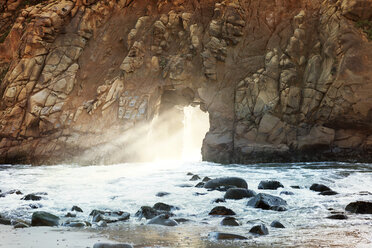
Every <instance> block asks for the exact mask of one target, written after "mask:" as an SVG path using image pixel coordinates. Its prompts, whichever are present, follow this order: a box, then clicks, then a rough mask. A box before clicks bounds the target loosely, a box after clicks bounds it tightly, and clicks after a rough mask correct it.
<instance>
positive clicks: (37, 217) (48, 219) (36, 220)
mask: <svg viewBox="0 0 372 248" xmlns="http://www.w3.org/2000/svg"><path fill="white" fill-rule="evenodd" d="M58 225H59V217H57V216H55V215H53V214H50V213H48V212H44V211H37V212H34V213H33V214H32V220H31V226H58Z"/></svg>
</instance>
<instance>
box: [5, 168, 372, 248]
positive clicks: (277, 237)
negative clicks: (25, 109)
mask: <svg viewBox="0 0 372 248" xmlns="http://www.w3.org/2000/svg"><path fill="white" fill-rule="evenodd" d="M188 172H191V173H193V174H197V175H199V176H200V177H201V178H203V177H204V176H208V177H210V178H217V177H222V176H238V177H241V178H244V179H245V180H246V181H247V183H248V188H249V189H252V190H255V191H256V192H257V193H260V192H262V193H263V192H264V193H268V194H272V195H276V196H280V197H282V198H283V199H285V200H286V201H287V203H288V210H287V211H285V212H276V211H265V210H260V209H255V208H251V207H248V206H246V203H247V201H248V199H242V200H227V201H226V202H225V203H212V201H213V200H214V199H216V198H221V197H223V195H224V192H219V191H207V190H206V189H204V188H196V187H194V186H195V185H196V184H197V183H198V182H199V181H190V178H191V176H188V175H186V174H187V173H188ZM261 180H278V181H280V182H281V183H282V184H283V185H284V188H279V189H278V190H258V189H257V186H258V184H259V182H260V181H261ZM313 183H321V184H325V185H327V186H329V187H330V188H331V189H332V190H334V191H337V192H338V193H339V194H338V195H333V196H322V195H318V193H317V192H313V191H310V190H309V187H310V186H311V184H313ZM184 184H187V185H189V186H191V187H181V186H182V185H184ZM290 186H300V189H293V188H291V187H290ZM0 189H1V190H2V192H6V191H8V190H12V189H18V190H20V191H21V192H22V193H23V194H28V193H36V192H46V193H47V195H43V196H42V197H43V198H42V200H41V201H34V202H32V201H24V200H20V198H21V197H22V196H21V195H16V194H12V195H7V196H6V197H3V198H0V214H1V215H4V216H8V217H10V218H22V219H26V220H30V219H31V215H32V213H33V212H34V211H38V210H43V211H47V212H50V213H53V214H55V215H58V216H60V217H63V216H64V215H65V214H66V213H67V212H68V211H69V210H70V209H71V207H72V206H73V205H77V206H79V207H81V208H82V209H83V210H84V212H83V213H78V215H77V219H79V220H88V221H89V220H90V216H89V213H90V211H91V210H93V209H100V210H122V211H126V212H129V213H130V214H131V218H130V220H129V221H128V222H125V223H122V224H112V225H109V227H107V228H105V229H101V228H89V230H88V231H92V232H101V233H104V234H107V235H108V236H110V237H111V238H112V239H114V240H117V241H129V242H132V243H134V244H138V247H252V246H263V247H272V246H277V247H372V215H357V214H351V213H346V215H347V216H348V217H349V218H348V219H347V220H331V219H327V218H326V217H327V216H329V215H331V211H337V212H344V211H345V206H346V205H347V204H348V203H350V202H353V201H357V200H366V201H372V164H361V163H359V164H352V163H338V162H328V163H289V164H250V165H236V164H230V165H220V164H214V163H208V162H179V161H178V162H177V161H168V162H156V163H130V164H115V165H105V166H103V165H102V166H79V165H55V166H37V167H35V166H27V165H11V166H10V165H0ZM281 191H291V192H293V193H294V195H280V192H281ZM158 192H168V193H170V194H169V195H166V196H164V197H157V196H156V193H158ZM199 193H201V194H199ZM157 202H164V203H166V204H170V205H174V206H177V207H179V210H176V211H174V214H175V215H176V217H175V218H186V219H189V220H190V221H189V222H187V223H185V224H181V225H179V226H178V227H162V226H155V227H154V226H151V227H149V226H147V225H143V224H145V223H146V220H144V219H142V220H138V218H136V217H134V214H135V213H136V212H137V211H138V210H139V209H140V207H141V206H144V205H148V206H152V205H153V204H155V203H157ZM36 203H38V204H41V206H42V207H41V208H39V209H32V208H31V207H30V206H29V204H36ZM215 206H226V207H228V208H230V209H232V210H233V211H234V212H235V213H236V216H235V217H236V218H237V220H238V221H239V223H240V224H241V226H239V227H224V226H221V225H220V222H221V220H222V217H215V216H209V215H208V213H209V211H210V210H211V209H212V208H213V207H215ZM273 220H279V221H280V222H281V223H283V224H284V226H285V227H286V228H285V229H275V228H271V227H270V223H271V222H272V221H273ZM259 223H264V224H266V226H267V227H268V228H269V235H266V236H261V237H256V236H253V235H251V234H249V229H250V228H251V227H252V226H253V225H254V224H259ZM212 231H222V232H228V233H234V234H240V235H244V236H246V237H248V240H246V241H234V242H221V241H214V240H211V239H210V238H209V237H208V233H209V232H212ZM144 232H145V233H144ZM157 242H160V243H157ZM154 245H155V246H154Z"/></svg>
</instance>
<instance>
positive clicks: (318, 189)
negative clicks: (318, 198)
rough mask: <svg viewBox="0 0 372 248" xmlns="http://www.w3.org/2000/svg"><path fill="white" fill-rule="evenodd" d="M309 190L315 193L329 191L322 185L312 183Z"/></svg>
mask: <svg viewBox="0 0 372 248" xmlns="http://www.w3.org/2000/svg"><path fill="white" fill-rule="evenodd" d="M310 190H312V191H316V192H323V191H329V190H331V189H330V188H329V187H327V186H325V185H324V184H317V183H314V184H313V185H311V186H310Z"/></svg>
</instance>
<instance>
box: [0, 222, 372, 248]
mask: <svg viewBox="0 0 372 248" xmlns="http://www.w3.org/2000/svg"><path fill="white" fill-rule="evenodd" d="M211 231H216V230H215V228H212V227H210V226H208V225H204V224H200V225H195V224H184V225H180V226H177V227H164V226H158V225H132V224H120V225H119V224H118V225H110V227H108V228H104V229H101V230H99V229H93V228H88V229H75V228H64V227H58V228H57V227H30V228H24V229H14V228H13V227H11V226H4V225H0V247H4V248H53V247H69V248H71V247H74V248H88V247H89V248H91V247H93V245H94V244H95V243H97V242H105V243H129V244H133V246H134V247H135V248H145V247H157V248H160V247H172V248H173V247H179V248H194V247H195V248H248V247H356V248H367V247H372V233H371V232H370V227H368V226H365V225H364V226H359V227H358V228H350V229H349V230H348V229H347V228H345V229H340V228H334V229H333V228H324V229H319V230H311V234H310V232H309V230H308V229H299V230H296V232H290V231H289V230H288V231H287V230H281V231H280V232H288V233H287V236H286V235H284V236H283V233H282V234H281V235H280V236H277V234H276V233H271V235H268V236H254V235H250V234H248V231H247V234H246V235H245V236H246V237H247V240H241V241H238V240H235V241H215V240H210V239H208V233H209V232H211ZM230 233H234V231H233V228H232V230H231V232H230Z"/></svg>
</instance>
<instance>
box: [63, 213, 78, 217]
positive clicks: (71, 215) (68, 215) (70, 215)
mask: <svg viewBox="0 0 372 248" xmlns="http://www.w3.org/2000/svg"><path fill="white" fill-rule="evenodd" d="M65 217H66V218H75V217H76V214H75V213H70V212H68V213H67V214H66V215H65Z"/></svg>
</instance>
